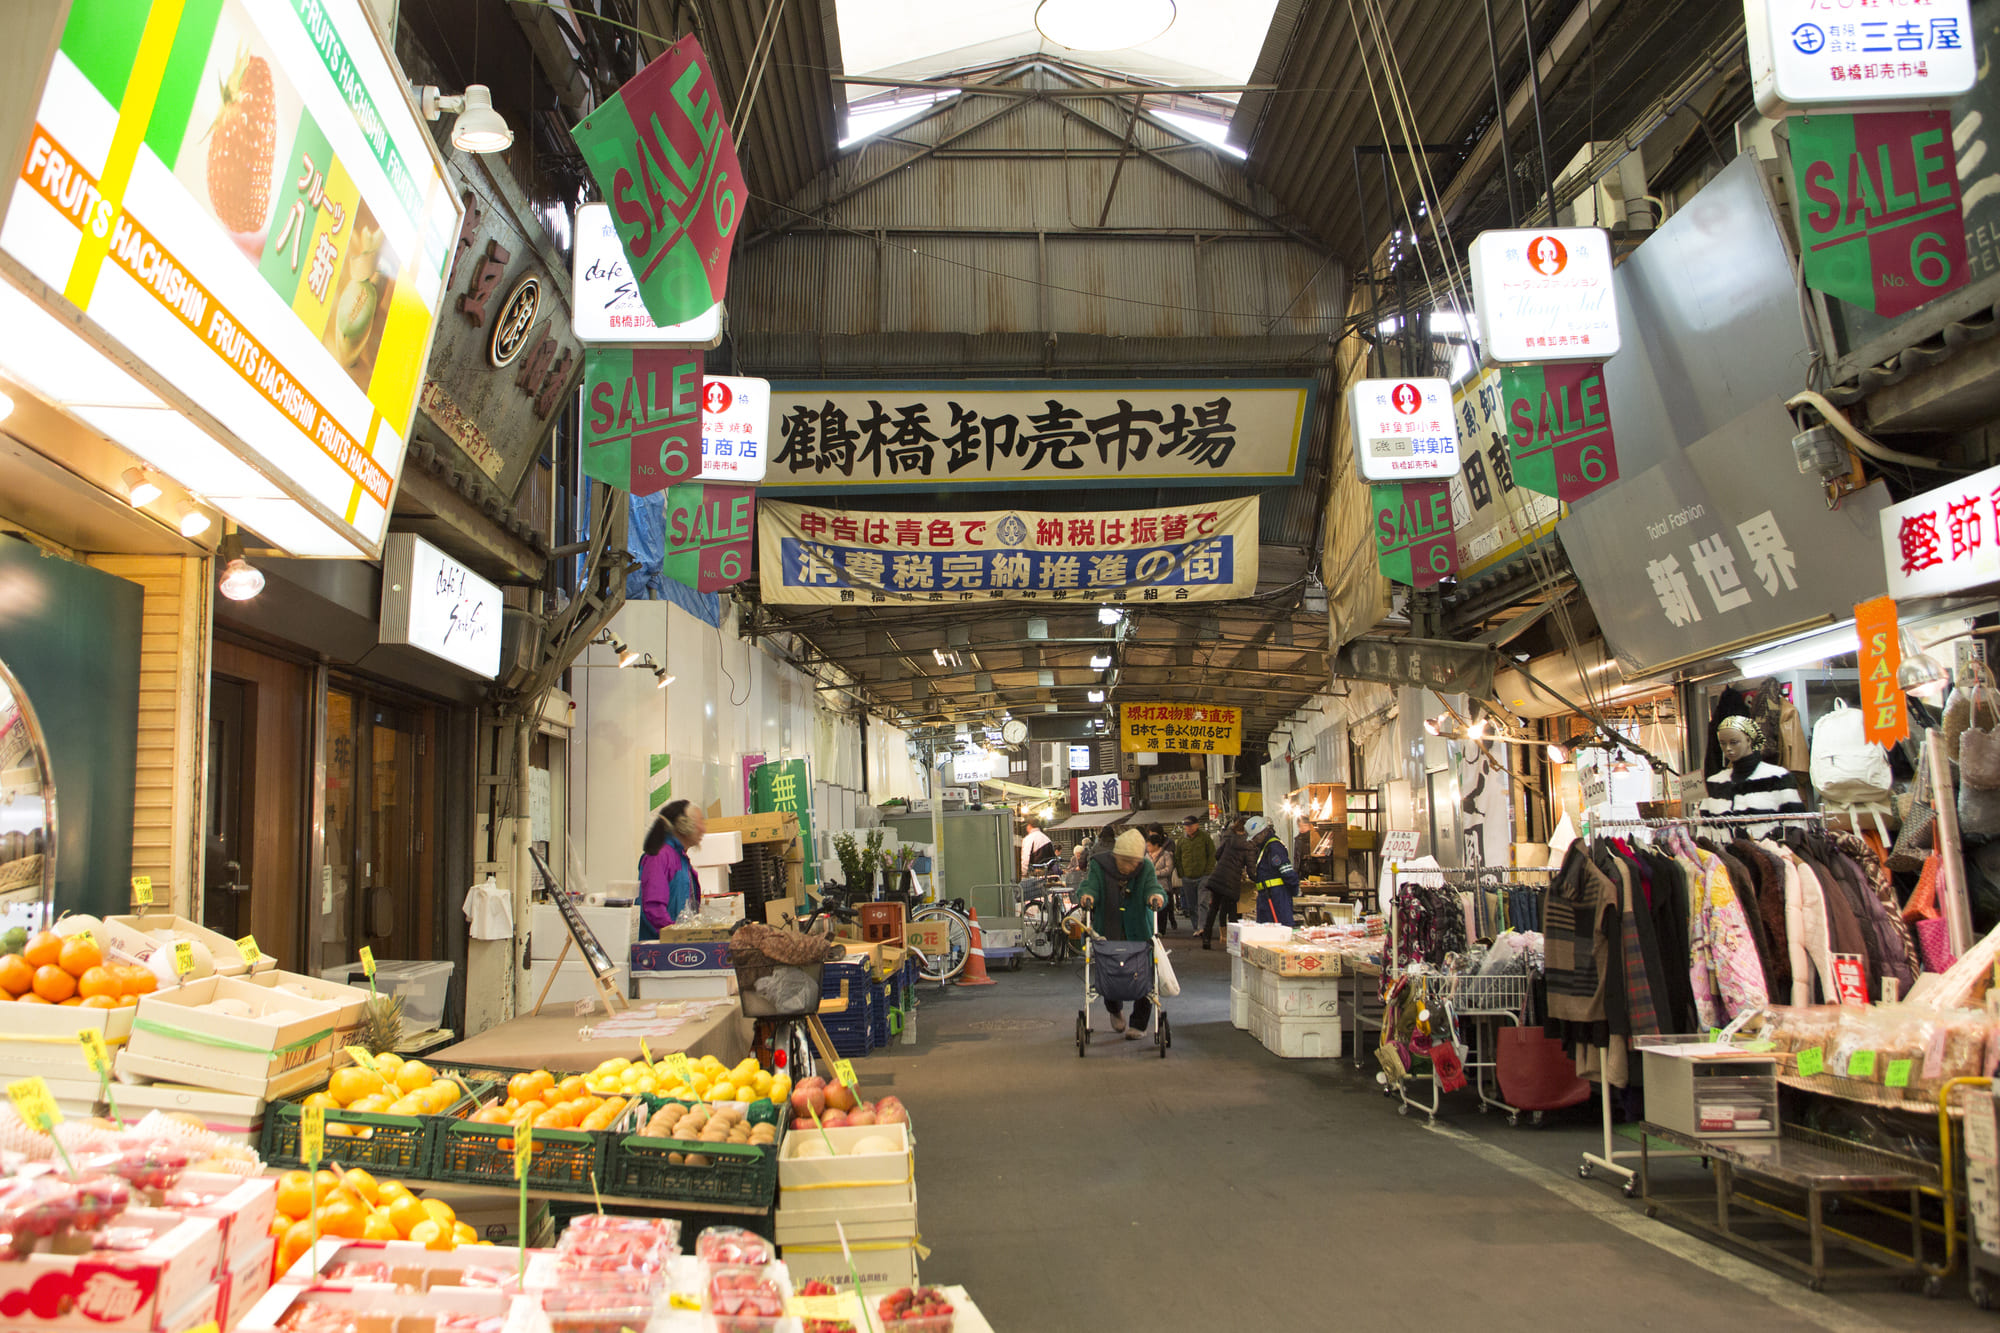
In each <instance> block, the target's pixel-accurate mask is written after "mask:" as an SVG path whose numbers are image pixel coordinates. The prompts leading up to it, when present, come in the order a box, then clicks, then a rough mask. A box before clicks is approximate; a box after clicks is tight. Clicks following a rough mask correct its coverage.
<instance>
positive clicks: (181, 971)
mask: <svg viewBox="0 0 2000 1333" xmlns="http://www.w3.org/2000/svg"><path fill="white" fill-rule="evenodd" d="M192 971H194V941H192V940H175V941H174V975H175V976H177V977H184V976H186V975H187V974H188V973H190V972H192Z"/></svg>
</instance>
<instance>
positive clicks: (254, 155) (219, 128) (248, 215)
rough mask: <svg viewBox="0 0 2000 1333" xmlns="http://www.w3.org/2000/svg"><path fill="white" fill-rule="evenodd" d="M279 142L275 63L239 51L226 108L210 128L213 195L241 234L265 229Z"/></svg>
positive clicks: (222, 215) (218, 210)
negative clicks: (274, 157) (273, 82)
mask: <svg viewBox="0 0 2000 1333" xmlns="http://www.w3.org/2000/svg"><path fill="white" fill-rule="evenodd" d="M277 148H278V98H277V91H276V89H275V87H274V86H273V84H272V82H271V64H270V62H269V61H267V60H265V59H264V57H262V56H253V55H251V54H250V53H249V51H247V50H244V51H239V52H238V53H237V56H236V64H235V67H234V68H233V69H231V70H230V72H229V77H228V78H227V79H225V80H224V81H223V84H222V109H221V110H220V111H218V112H216V114H215V123H214V124H212V125H210V126H209V129H208V201H209V203H210V204H212V205H214V207H215V216H216V217H217V218H218V219H219V220H220V221H221V222H222V225H223V226H225V227H227V228H228V229H229V230H230V231H233V232H236V233H238V234H239V235H251V234H254V233H256V232H261V231H262V230H264V220H265V218H266V216H267V215H268V214H269V212H270V208H271V156H272V154H273V153H275V152H276V151H277Z"/></svg>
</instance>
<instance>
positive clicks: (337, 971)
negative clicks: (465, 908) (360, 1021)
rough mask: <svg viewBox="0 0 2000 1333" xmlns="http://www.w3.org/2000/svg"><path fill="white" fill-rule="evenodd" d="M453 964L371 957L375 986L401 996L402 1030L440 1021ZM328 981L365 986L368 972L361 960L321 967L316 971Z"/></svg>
mask: <svg viewBox="0 0 2000 1333" xmlns="http://www.w3.org/2000/svg"><path fill="white" fill-rule="evenodd" d="M453 966H454V965H453V964H452V963H450V962H443V963H418V962H411V961H408V960H402V959H398V960H391V959H387V958H378V959H376V960H375V989H376V990H378V991H380V992H381V993H383V994H385V995H400V996H402V997H403V1033H404V1035H406V1036H407V1035H409V1034H411V1033H414V1032H428V1031H429V1030H430V1029H432V1028H435V1027H441V1026H443V1024H444V1005H445V999H446V997H447V996H449V995H450V993H451V973H452V968H453ZM319 974H320V975H321V976H322V977H325V978H326V979H327V980H328V981H344V982H346V983H347V984H348V985H350V986H360V987H362V988H363V989H366V988H367V986H368V975H367V973H365V972H363V971H362V970H361V964H359V963H348V964H344V965H343V966H340V967H323V968H321V969H320V973H319Z"/></svg>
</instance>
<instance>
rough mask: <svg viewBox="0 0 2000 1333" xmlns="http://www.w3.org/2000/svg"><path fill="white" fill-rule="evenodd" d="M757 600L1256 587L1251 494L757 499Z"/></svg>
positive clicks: (1059, 596) (1098, 596)
mask: <svg viewBox="0 0 2000 1333" xmlns="http://www.w3.org/2000/svg"><path fill="white" fill-rule="evenodd" d="M761 508H762V510H763V522H762V524H761V525H760V526H761V527H762V529H763V532H762V535H761V537H760V538H759V552H760V558H759V561H758V569H759V577H760V579H761V582H762V584H763V596H764V600H765V601H766V602H768V603H779V602H790V603H800V602H804V603H819V604H829V603H840V602H919V601H921V602H946V601H965V602H969V601H974V600H988V599H1003V598H1004V599H1008V600H1020V601H1064V600H1068V599H1076V600H1081V601H1104V602H1125V601H1137V602H1180V601H1218V600H1226V599H1229V598H1235V597H1247V596H1248V595H1249V594H1250V593H1251V592H1253V591H1254V590H1255V589H1256V587H1257V510H1258V504H1257V497H1255V496H1249V497H1246V498H1243V499H1237V500H1217V501H1214V502H1211V503H1208V504H1199V505H1177V506H1174V507H1172V508H1168V509H1135V510H1127V511H1125V512H1122V513H1114V514H1096V515H1091V516H1089V517H1080V516H1078V515H1075V514H1067V513H1063V514H1044V513H1036V512H1033V511H1029V510H998V511H992V512H986V513H954V514H929V515H926V514H921V513H913V512H906V513H868V512H863V511H855V510H837V509H822V508H819V507H817V506H813V505H798V504H788V503H786V502H784V501H778V500H765V501H763V502H762V505H761Z"/></svg>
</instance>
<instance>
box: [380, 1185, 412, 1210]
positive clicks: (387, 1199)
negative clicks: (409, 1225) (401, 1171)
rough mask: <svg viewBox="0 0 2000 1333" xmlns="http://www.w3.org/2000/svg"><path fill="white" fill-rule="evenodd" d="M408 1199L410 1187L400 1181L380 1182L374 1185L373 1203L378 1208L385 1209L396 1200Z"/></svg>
mask: <svg viewBox="0 0 2000 1333" xmlns="http://www.w3.org/2000/svg"><path fill="white" fill-rule="evenodd" d="M409 1197H410V1187H409V1186H408V1185H405V1184H404V1183H403V1182H402V1181H400V1180H382V1181H377V1182H376V1184H375V1202H376V1204H377V1206H379V1207H382V1208H387V1207H388V1206H389V1205H390V1204H392V1203H394V1202H395V1201H396V1200H398V1199H406V1198H409Z"/></svg>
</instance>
